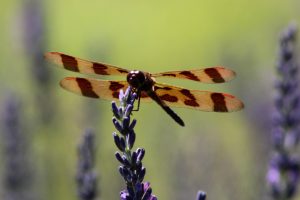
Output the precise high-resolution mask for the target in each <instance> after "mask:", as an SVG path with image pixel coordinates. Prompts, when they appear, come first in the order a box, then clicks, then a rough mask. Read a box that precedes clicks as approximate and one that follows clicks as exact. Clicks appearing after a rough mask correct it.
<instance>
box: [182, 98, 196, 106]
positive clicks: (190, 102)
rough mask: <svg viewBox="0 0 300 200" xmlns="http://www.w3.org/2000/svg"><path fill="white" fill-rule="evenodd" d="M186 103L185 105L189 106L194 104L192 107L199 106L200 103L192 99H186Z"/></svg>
mask: <svg viewBox="0 0 300 200" xmlns="http://www.w3.org/2000/svg"><path fill="white" fill-rule="evenodd" d="M184 104H185V105H188V106H192V107H199V104H198V103H197V101H195V100H193V99H191V100H188V99H187V100H185V101H184Z"/></svg>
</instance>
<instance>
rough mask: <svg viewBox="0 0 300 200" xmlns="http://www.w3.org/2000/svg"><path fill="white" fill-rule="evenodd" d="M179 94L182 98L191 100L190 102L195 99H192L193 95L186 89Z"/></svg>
mask: <svg viewBox="0 0 300 200" xmlns="http://www.w3.org/2000/svg"><path fill="white" fill-rule="evenodd" d="M180 92H181V94H183V95H184V96H186V97H188V98H190V99H192V100H196V98H195V97H194V95H193V94H192V93H191V92H190V91H189V90H187V89H182V90H180Z"/></svg>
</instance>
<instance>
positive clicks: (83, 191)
mask: <svg viewBox="0 0 300 200" xmlns="http://www.w3.org/2000/svg"><path fill="white" fill-rule="evenodd" d="M94 140H95V136H94V133H93V132H92V131H90V130H88V131H86V132H85V133H84V135H83V138H82V142H81V144H80V145H79V146H78V160H79V161H78V169H77V175H76V180H77V190H78V197H79V199H81V200H93V199H96V195H97V175H96V173H95V172H94V171H93V168H94V162H95V161H94V160H95V158H94V157H95V155H94V154H95V152H94V148H95V144H94Z"/></svg>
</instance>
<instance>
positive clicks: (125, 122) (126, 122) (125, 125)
mask: <svg viewBox="0 0 300 200" xmlns="http://www.w3.org/2000/svg"><path fill="white" fill-rule="evenodd" d="M129 122H130V117H129V116H128V117H124V118H123V123H122V126H123V129H128V127H129Z"/></svg>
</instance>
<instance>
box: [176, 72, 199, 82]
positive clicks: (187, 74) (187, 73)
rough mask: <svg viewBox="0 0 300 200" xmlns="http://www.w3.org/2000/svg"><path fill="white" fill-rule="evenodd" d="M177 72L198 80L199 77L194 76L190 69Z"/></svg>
mask: <svg viewBox="0 0 300 200" xmlns="http://www.w3.org/2000/svg"><path fill="white" fill-rule="evenodd" d="M179 74H181V75H184V76H186V77H187V78H188V79H190V80H194V81H200V79H199V78H198V77H197V76H195V75H194V74H193V73H191V72H190V71H182V72H180V73H179Z"/></svg>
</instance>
